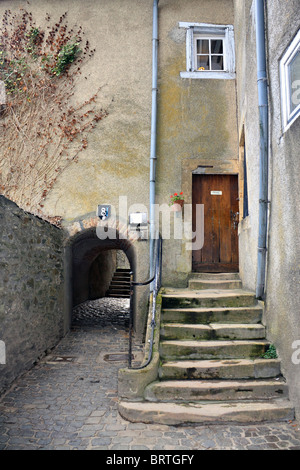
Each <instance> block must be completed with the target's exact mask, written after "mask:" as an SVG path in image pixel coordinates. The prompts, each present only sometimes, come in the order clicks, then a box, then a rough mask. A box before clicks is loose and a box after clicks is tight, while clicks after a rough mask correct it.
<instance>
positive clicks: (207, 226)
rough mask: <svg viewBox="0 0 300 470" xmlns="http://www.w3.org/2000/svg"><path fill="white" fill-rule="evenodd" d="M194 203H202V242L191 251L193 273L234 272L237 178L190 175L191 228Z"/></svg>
mask: <svg viewBox="0 0 300 470" xmlns="http://www.w3.org/2000/svg"><path fill="white" fill-rule="evenodd" d="M196 204H203V205H204V244H203V247H202V249H198V250H193V252H192V263H193V264H192V270H193V271H194V272H213V273H220V272H238V270H239V259H238V222H239V213H238V211H239V200H238V177H237V175H193V231H194V232H195V231H196V220H195V219H196V217H195V214H196Z"/></svg>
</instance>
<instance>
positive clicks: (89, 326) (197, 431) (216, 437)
mask: <svg viewBox="0 0 300 470" xmlns="http://www.w3.org/2000/svg"><path fill="white" fill-rule="evenodd" d="M127 302H128V301H124V300H121V301H120V300H117V299H109V300H108V299H102V300H98V301H94V302H86V303H85V304H82V305H81V306H80V307H78V308H77V309H75V311H74V314H75V317H74V323H73V327H72V330H71V331H70V333H69V334H68V335H67V336H66V337H65V338H63V340H62V341H61V342H60V343H59V345H58V346H57V347H56V348H55V349H54V350H53V351H52V352H51V354H50V355H48V356H46V357H45V358H44V359H43V360H41V361H40V362H39V363H38V364H37V365H36V366H35V367H33V368H32V369H31V370H30V371H29V372H27V373H26V374H25V375H23V376H22V377H21V378H20V379H19V380H17V381H16V383H15V384H14V386H13V387H12V389H11V390H10V391H9V392H8V393H7V394H6V395H5V396H3V397H2V399H0V450H21V449H24V450H41V449H45V450H52V449H53V450H63V449H66V450H75V449H79V450H80V449H82V450H88V449H91V450H144V449H145V450H146V449H148V450H175V451H183V450H219V449H224V450H226V449H229V450H237V449H240V450H256V449H259V450H273V449H275V450H289V449H291V450H292V449H293V450H300V425H299V423H296V422H289V423H271V424H260V425H249V426H235V425H229V426H225V425H222V426H182V427H175V426H165V425H164V426H163V425H150V424H143V423H129V422H127V421H125V420H124V419H122V418H121V417H120V416H119V414H118V411H117V372H118V369H119V368H120V367H124V366H126V364H127V358H126V356H127V347H128V331H127V324H128V309H127V305H128V304H127ZM139 349H140V348H139V345H137V346H136V348H135V350H134V353H136V357H138V355H139Z"/></svg>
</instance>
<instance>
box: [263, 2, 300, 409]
mask: <svg viewBox="0 0 300 470" xmlns="http://www.w3.org/2000/svg"><path fill="white" fill-rule="evenodd" d="M267 3H268V14H267V21H268V37H269V44H268V57H269V76H270V110H271V126H270V144H271V156H270V161H271V165H270V179H271V182H270V184H271V190H270V195H271V210H270V227H269V256H268V271H267V300H266V306H267V309H266V318H267V322H268V325H269V327H268V331H269V336H270V338H271V339H272V340H273V341H274V343H275V344H276V346H277V347H278V349H279V352H280V355H281V357H282V363H283V371H284V373H285V375H286V377H287V379H288V382H289V385H290V395H291V399H292V400H293V401H294V403H295V406H296V412H297V416H298V417H299V416H300V364H297V363H295V360H294V359H293V354H294V353H296V352H297V350H299V345H298V347H297V348H294V347H293V343H294V342H295V341H299V340H300V323H299V311H300V297H299V285H300V261H299V260H300V232H299V224H298V218H299V209H300V193H299V178H300V161H299V155H300V119H299V118H298V119H297V120H296V121H295V122H294V123H293V124H292V126H291V127H290V129H289V130H288V131H287V132H285V133H283V131H282V124H281V104H280V81H279V67H278V64H279V60H280V58H281V56H282V54H283V53H284V51H285V49H286V48H287V46H288V45H289V44H290V43H291V41H292V39H293V37H294V36H295V34H296V33H297V31H298V30H299V27H300V12H299V2H298V1H296V0H288V1H287V2H285V5H283V4H282V2H280V1H278V0H275V1H274V0H272V1H270V0H269V1H268V2H267ZM294 346H295V345H294ZM297 357H298V358H299V353H298V355H296V358H297Z"/></svg>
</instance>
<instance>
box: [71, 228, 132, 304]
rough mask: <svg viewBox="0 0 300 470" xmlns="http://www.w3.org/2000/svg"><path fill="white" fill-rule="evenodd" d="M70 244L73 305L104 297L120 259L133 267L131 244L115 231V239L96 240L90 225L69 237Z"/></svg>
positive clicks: (94, 232)
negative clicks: (88, 227)
mask: <svg viewBox="0 0 300 470" xmlns="http://www.w3.org/2000/svg"><path fill="white" fill-rule="evenodd" d="M71 244H72V251H71V256H72V283H71V288H72V304H73V307H75V306H76V305H78V304H80V303H82V302H85V301H86V300H93V299H97V298H100V297H104V296H105V294H106V292H107V290H108V288H109V285H110V281H111V279H112V277H113V274H114V272H115V270H116V267H117V266H119V264H120V263H124V264H125V265H126V267H128V268H130V269H131V270H132V271H133V272H134V271H135V252H134V247H133V245H132V244H131V243H130V242H129V241H128V240H124V239H119V237H118V235H117V238H116V239H106V240H100V239H99V238H98V237H97V234H96V229H95V228H94V227H93V228H90V229H87V230H85V231H84V232H81V233H80V234H78V235H76V236H75V237H73V238H72V240H71ZM120 251H122V252H123V253H124V254H125V255H126V258H127V260H125V259H124V258H125V257H124V256H122V255H121V254H120Z"/></svg>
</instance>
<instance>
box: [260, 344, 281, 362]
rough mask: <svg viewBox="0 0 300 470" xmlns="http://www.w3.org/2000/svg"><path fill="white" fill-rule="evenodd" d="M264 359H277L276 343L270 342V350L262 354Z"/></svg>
mask: <svg viewBox="0 0 300 470" xmlns="http://www.w3.org/2000/svg"><path fill="white" fill-rule="evenodd" d="M261 357H262V358H264V359H277V357H278V356H277V352H276V348H275V346H274V344H270V346H269V348H268V350H267V351H266V352H265V353H264V354H263V355H262V356H261Z"/></svg>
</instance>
